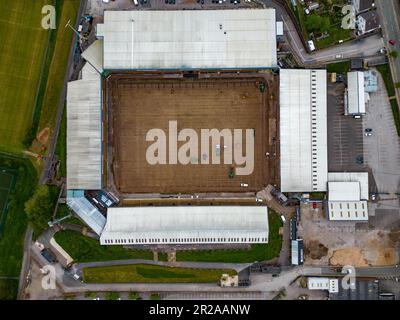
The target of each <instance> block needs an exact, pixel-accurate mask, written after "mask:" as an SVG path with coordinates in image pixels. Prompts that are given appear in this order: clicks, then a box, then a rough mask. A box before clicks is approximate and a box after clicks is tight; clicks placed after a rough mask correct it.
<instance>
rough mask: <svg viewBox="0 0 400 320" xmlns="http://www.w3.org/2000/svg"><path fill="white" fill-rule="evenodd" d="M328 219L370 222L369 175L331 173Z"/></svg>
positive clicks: (360, 173)
mask: <svg viewBox="0 0 400 320" xmlns="http://www.w3.org/2000/svg"><path fill="white" fill-rule="evenodd" d="M328 177H329V182H328V212H327V214H328V219H329V220H331V221H368V218H369V217H368V199H369V193H368V173H367V172H359V173H358V172H357V173H349V172H344V173H329V175H328Z"/></svg>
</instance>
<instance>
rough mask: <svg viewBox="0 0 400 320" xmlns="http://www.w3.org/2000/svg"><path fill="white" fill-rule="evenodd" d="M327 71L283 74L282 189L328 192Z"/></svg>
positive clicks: (284, 71)
mask: <svg viewBox="0 0 400 320" xmlns="http://www.w3.org/2000/svg"><path fill="white" fill-rule="evenodd" d="M326 82H327V73H326V70H289V69H281V71H280V140H281V141H280V144H281V152H280V154H281V190H282V191H283V192H314V191H322V192H324V191H326V190H327V181H328V147H327V83H326Z"/></svg>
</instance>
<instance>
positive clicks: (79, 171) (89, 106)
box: [67, 63, 102, 190]
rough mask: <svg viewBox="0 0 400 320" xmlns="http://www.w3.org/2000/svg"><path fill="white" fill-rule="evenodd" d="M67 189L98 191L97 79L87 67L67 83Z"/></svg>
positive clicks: (98, 91)
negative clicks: (80, 76) (76, 78)
mask: <svg viewBox="0 0 400 320" xmlns="http://www.w3.org/2000/svg"><path fill="white" fill-rule="evenodd" d="M67 172H68V174H67V189H83V190H90V189H92V190H93V189H101V185H102V184H101V174H102V166H101V79H100V74H99V73H98V72H97V71H96V70H95V69H94V68H93V67H92V66H91V65H90V64H89V63H86V65H85V66H84V67H83V69H82V79H81V80H77V81H72V82H69V83H68V92H67Z"/></svg>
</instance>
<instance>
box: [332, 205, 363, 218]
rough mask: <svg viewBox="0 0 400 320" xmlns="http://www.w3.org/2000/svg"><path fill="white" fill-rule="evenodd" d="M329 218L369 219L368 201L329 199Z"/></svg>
mask: <svg viewBox="0 0 400 320" xmlns="http://www.w3.org/2000/svg"><path fill="white" fill-rule="evenodd" d="M328 215H329V220H332V221H368V203H367V201H329V202H328Z"/></svg>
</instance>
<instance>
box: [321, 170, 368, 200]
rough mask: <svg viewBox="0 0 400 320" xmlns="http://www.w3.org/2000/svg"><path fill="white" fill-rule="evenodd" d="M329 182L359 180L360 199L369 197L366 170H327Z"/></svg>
mask: <svg viewBox="0 0 400 320" xmlns="http://www.w3.org/2000/svg"><path fill="white" fill-rule="evenodd" d="M328 180H329V182H334V181H341V182H359V183H360V199H361V200H368V199H369V189H368V188H369V179H368V172H328Z"/></svg>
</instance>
